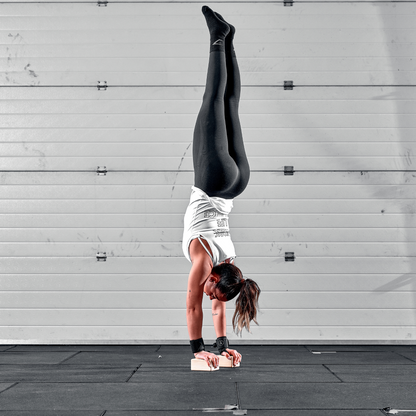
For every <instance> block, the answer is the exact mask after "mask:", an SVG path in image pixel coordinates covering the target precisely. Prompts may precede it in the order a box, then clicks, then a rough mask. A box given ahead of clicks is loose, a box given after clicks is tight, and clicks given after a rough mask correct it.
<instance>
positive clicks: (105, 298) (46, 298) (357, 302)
mask: <svg viewBox="0 0 416 416" xmlns="http://www.w3.org/2000/svg"><path fill="white" fill-rule="evenodd" d="M17 296H18V298H17ZM415 296H416V294H415V293H414V292H413V293H403V292H401V293H400V292H395V293H380V292H378V293H366V292H358V291H357V292H345V291H344V292H342V293H337V292H315V293H314V296H310V295H309V293H305V292H298V293H285V292H281V293H278V292H276V293H271V292H269V293H263V294H262V299H261V304H260V307H261V308H264V309H265V310H267V309H269V308H275V307H279V309H284V310H287V309H322V304H325V305H327V307H328V308H330V309H333V310H337V309H350V308H355V309H358V310H361V309H384V310H385V309H412V308H413V306H414V301H415ZM183 297H184V294H183V292H182V291H178V292H165V293H161V292H145V293H144V292H139V291H138V292H131V291H130V292H114V291H113V292H111V293H110V292H87V291H78V292H71V291H66V292H65V293H63V292H52V291H50V292H25V293H20V294H16V293H15V292H11V291H8V292H7V293H5V292H1V293H0V299H1V303H2V305H3V308H6V309H8V308H10V307H12V308H16V307H17V306H18V305H22V306H23V305H24V307H25V308H37V309H38V308H39V309H48V308H57V309H60V308H71V309H84V308H88V309H89V308H98V309H101V308H110V309H111V308H121V309H134V308H138V307H139V308H143V309H152V308H153V309H154V308H157V309H159V310H164V311H166V310H169V309H172V308H176V305H177V304H178V303H179V302H181V301H182V300H183ZM207 299H208V298H207ZM208 300H209V299H208ZM206 305H207V307H209V302H207V303H206ZM230 306H231V305H230ZM231 310H233V308H232V307H231ZM166 313H169V312H168V311H166ZM182 313H185V312H184V311H182ZM357 326H359V325H357Z"/></svg>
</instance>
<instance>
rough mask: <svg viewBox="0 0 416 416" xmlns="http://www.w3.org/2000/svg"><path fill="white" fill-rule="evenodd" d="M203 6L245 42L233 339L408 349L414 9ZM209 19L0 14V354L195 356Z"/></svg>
mask: <svg viewBox="0 0 416 416" xmlns="http://www.w3.org/2000/svg"><path fill="white" fill-rule="evenodd" d="M209 4H210V6H211V7H212V8H214V10H218V11H219V12H221V14H223V15H224V16H225V17H226V18H227V19H228V20H229V21H231V22H233V23H235V25H236V27H237V30H238V32H237V35H236V42H235V43H236V46H235V47H236V51H237V55H238V57H239V62H240V67H241V70H242V82H243V93H242V102H241V121H242V124H243V130H244V135H245V140H246V143H247V153H248V156H249V159H250V164H251V167H252V170H253V173H252V179H251V182H250V184H249V187H248V188H247V190H246V191H245V193H244V194H243V195H242V196H241V197H239V198H238V199H236V201H235V208H234V211H233V214H232V216H231V218H230V225H231V227H232V228H231V229H232V237H233V240H234V241H235V245H236V250H237V254H238V262H237V264H238V265H239V266H240V267H241V268H242V269H243V271H244V273H245V274H246V276H248V277H251V278H253V279H254V280H257V281H258V283H259V285H260V287H261V288H262V295H261V299H260V306H261V314H260V317H259V323H260V326H259V327H253V330H252V333H251V334H248V333H245V334H244V337H243V342H264V343H267V342H273V343H294V342H308V343H315V342H317V343H318V342H319V343H334V342H343V343H345V342H353V343H360V342H365V343H386V342H401V343H405V342H409V343H410V342H411V343H414V342H415V339H416V325H415V323H416V322H415V321H416V310H415V307H416V306H415V305H416V280H415V277H416V258H415V248H416V234H415V227H416V220H415V212H416V204H415V195H416V193H415V185H416V171H415V169H416V168H415V166H416V158H415V153H416V142H415V140H414V138H415V133H416V117H415V113H416V102H415V98H416V88H415V87H416V71H415V66H416V60H415V56H416V53H415V52H416V46H415V45H416V44H415V42H414V39H415V38H416V29H415V27H416V4H415V3H414V2H407V3H406V2H400V3H397V2H391V3H390V2H372V3H367V2H355V3H344V2H342V1H340V2H327V3H326V2H322V1H321V2H313V1H308V2H303V3H296V2H295V3H294V4H293V5H292V6H290V5H286V6H284V4H283V3H274V4H273V3H256V2H253V3H249V2H241V3H227V2H224V3H209ZM200 9H201V4H200V3H197V2H195V3H192V2H187V3H181V2H173V3H157V2H154V3H148V2H135V3H121V2H120V3H117V2H110V3H108V4H107V5H105V3H104V4H101V5H100V6H99V5H97V4H93V3H78V4H77V3H75V2H74V3H59V2H56V3H6V4H5V3H3V4H1V5H0V10H1V13H0V39H1V45H0V50H1V56H2V59H1V61H0V65H1V68H0V70H1V74H0V108H1V110H0V112H1V119H0V126H1V132H0V134H1V138H0V146H1V148H0V171H1V172H0V179H1V185H0V186H1V192H0V213H1V214H0V256H1V258H0V263H1V266H0V290H1V292H0V325H1V326H0V334H1V335H0V343H144V342H157V343H160V342H177V343H182V342H184V343H186V342H188V334H187V328H186V317H185V298H186V282H187V273H188V272H189V269H190V264H189V263H188V262H187V261H186V260H185V259H184V258H183V256H182V253H181V238H182V218H183V213H184V211H185V208H186V206H187V203H188V200H189V195H190V186H191V184H192V180H193V173H192V160H191V154H192V146H191V141H192V130H193V125H194V122H195V118H196V114H197V112H198V110H199V106H200V103H201V98H202V94H203V85H204V82H205V76H206V72H205V71H206V68H207V60H208V51H209V44H208V32H207V30H206V26H205V21H204V18H203V16H202V14H201V12H200ZM285 81H292V82H293V85H294V87H293V89H290V87H288V89H284V88H283V85H284V83H285ZM287 84H290V83H287ZM285 167H286V168H285ZM288 167H289V168H288ZM290 167H293V170H294V174H293V175H291V174H288V173H290ZM285 170H286V171H287V172H286V174H285V173H284V171H285ZM290 253H293V256H292V255H291V254H290ZM293 259H294V261H290V260H293ZM104 260H105V261H104ZM205 302H206V303H204V307H205V308H206V311H207V313H206V318H205V325H204V337H205V339H207V340H210V339H213V338H214V330H213V327H212V322H211V321H210V316H211V314H210V313H208V310H209V307H210V305H209V302H208V301H205ZM232 303H233V302H231V303H230V304H229V306H228V309H229V312H228V315H229V316H228V321H229V322H230V321H231V316H232V309H233V305H232ZM229 335H230V338H232V339H237V337H236V336H232V335H231V328H230V329H229Z"/></svg>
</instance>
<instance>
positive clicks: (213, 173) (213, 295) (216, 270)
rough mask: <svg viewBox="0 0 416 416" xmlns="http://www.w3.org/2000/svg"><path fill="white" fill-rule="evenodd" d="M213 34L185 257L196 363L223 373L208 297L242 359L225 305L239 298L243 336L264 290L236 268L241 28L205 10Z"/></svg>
mask: <svg viewBox="0 0 416 416" xmlns="http://www.w3.org/2000/svg"><path fill="white" fill-rule="evenodd" d="M202 13H203V14H204V16H205V19H206V22H207V25H208V29H209V32H210V38H211V39H210V42H211V43H210V45H211V46H210V55H209V64H208V74H207V82H206V88H205V93H204V97H203V102H202V106H201V109H200V111H199V114H198V118H197V121H196V125H195V130H194V137H193V163H194V170H195V182H194V183H195V186H193V187H192V194H191V200H190V203H189V206H188V208H187V211H186V213H185V219H184V222H185V226H184V236H183V252H184V254H185V257H186V258H187V259H188V260H189V261H191V262H192V268H191V271H190V274H189V279H188V294H187V302H186V305H187V323H188V332H189V337H190V339H191V341H190V343H191V349H192V352H193V353H194V356H195V357H196V358H200V359H204V360H205V361H206V362H207V364H208V365H212V366H213V367H215V368H216V367H218V362H219V359H218V356H216V355H215V354H213V353H209V352H207V351H205V345H204V341H203V339H202V318H203V314H202V297H203V294H204V292H205V294H206V295H207V296H209V297H210V299H211V300H212V316H213V321H214V328H215V332H216V335H217V342H216V344H217V347H218V350H219V352H220V353H221V354H222V355H225V356H227V358H230V356H232V357H233V359H234V365H238V364H239V363H240V361H241V354H239V353H238V352H237V351H236V350H233V349H229V348H228V340H227V337H226V316H225V310H226V304H225V302H226V301H228V300H231V299H233V298H234V297H236V296H237V295H238V296H239V297H238V298H237V301H236V311H235V313H234V316H233V327H234V330H236V329H237V331H236V332H237V333H241V331H242V329H243V328H244V327H245V328H246V329H247V330H249V329H250V321H251V320H253V321H254V322H256V323H257V321H256V315H257V303H258V297H259V295H260V288H259V287H258V285H257V284H256V283H255V282H254V281H253V280H250V279H243V276H242V273H241V271H240V269H238V268H237V267H236V266H234V264H233V259H234V258H235V251H234V245H233V243H232V241H231V237H230V232H229V227H228V214H229V213H230V211H231V209H232V206H233V198H235V197H236V196H238V195H240V194H241V193H242V192H243V191H244V189H245V188H246V186H247V183H248V180H249V177H250V167H249V165H248V161H247V157H246V153H245V150H244V143H243V136H242V133H241V126H240V121H239V117H238V103H239V100H240V90H241V81H240V72H239V69H238V65H237V59H236V56H235V52H234V48H233V37H234V33H235V28H234V27H233V26H232V25H230V24H228V23H227V22H226V21H225V20H224V19H223V18H222V16H221V15H219V14H218V13H215V12H214V11H212V10H211V9H210V8H209V7H207V6H204V7H203V8H202Z"/></svg>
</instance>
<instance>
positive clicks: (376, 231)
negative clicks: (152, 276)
mask: <svg viewBox="0 0 416 416" xmlns="http://www.w3.org/2000/svg"><path fill="white" fill-rule="evenodd" d="M182 232H183V230H182V228H166V229H165V228H153V229H152V230H151V232H146V233H143V231H142V229H135V228H130V229H117V228H49V229H40V228H29V229H25V228H23V229H22V228H3V229H2V230H0V236H1V240H2V241H4V242H24V241H27V242H45V241H46V242H49V241H51V242H73V241H80V242H90V243H99V242H100V240H101V242H102V241H123V242H124V241H127V242H133V243H137V242H143V241H145V242H158V241H159V242H176V243H178V244H179V243H180V241H181V240H182ZM232 236H233V240H234V241H235V242H238V241H287V242H299V243H309V242H354V241H355V242H378V243H379V242H415V241H416V236H415V233H414V231H413V229H412V228H410V229H409V230H405V229H403V228H401V227H400V228H373V229H370V230H367V231H363V230H362V229H361V228H351V227H348V228H339V229H337V230H333V229H330V228H322V229H321V228H320V227H318V228H314V229H302V228H297V229H295V228H278V229H270V228H262V229H258V228H240V229H238V228H237V229H235V230H233V231H232Z"/></svg>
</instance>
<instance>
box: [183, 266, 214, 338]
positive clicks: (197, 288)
mask: <svg viewBox="0 0 416 416" xmlns="http://www.w3.org/2000/svg"><path fill="white" fill-rule="evenodd" d="M210 271H211V269H210V268H209V265H208V266H207V265H206V263H205V262H203V261H198V260H194V262H193V264H192V268H191V271H190V273H189V278H188V293H187V296H186V321H187V324H188V333H189V338H190V339H191V340H193V339H199V338H202V319H203V313H202V296H203V294H204V281H202V283H201V280H203V279H201V276H208V275H209V273H210Z"/></svg>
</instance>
